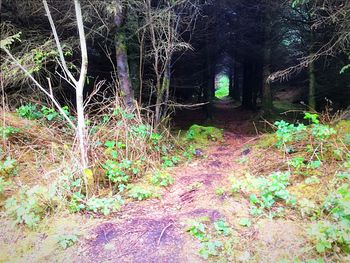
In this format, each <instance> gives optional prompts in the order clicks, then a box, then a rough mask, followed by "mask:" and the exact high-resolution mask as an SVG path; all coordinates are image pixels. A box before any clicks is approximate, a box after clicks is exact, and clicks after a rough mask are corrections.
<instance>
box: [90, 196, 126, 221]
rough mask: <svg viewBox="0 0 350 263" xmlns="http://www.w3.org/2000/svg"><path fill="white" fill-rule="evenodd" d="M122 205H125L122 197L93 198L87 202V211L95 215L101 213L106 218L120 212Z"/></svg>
mask: <svg viewBox="0 0 350 263" xmlns="http://www.w3.org/2000/svg"><path fill="white" fill-rule="evenodd" d="M122 204H124V202H123V199H122V198H121V196H120V195H116V196H113V197H111V198H97V197H92V198H90V199H88V200H87V202H86V210H88V211H92V212H94V213H101V214H103V215H105V216H106V215H109V214H110V213H111V212H116V211H118V210H119V208H120V205H122Z"/></svg>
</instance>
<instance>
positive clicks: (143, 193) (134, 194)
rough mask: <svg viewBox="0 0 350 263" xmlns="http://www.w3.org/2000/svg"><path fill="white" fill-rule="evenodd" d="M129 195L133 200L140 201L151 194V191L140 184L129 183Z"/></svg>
mask: <svg viewBox="0 0 350 263" xmlns="http://www.w3.org/2000/svg"><path fill="white" fill-rule="evenodd" d="M129 196H130V197H131V198H133V199H135V200H138V201H141V200H145V199H148V198H151V197H152V196H153V193H152V192H151V191H150V190H148V189H146V188H143V187H141V186H138V185H130V186H129Z"/></svg>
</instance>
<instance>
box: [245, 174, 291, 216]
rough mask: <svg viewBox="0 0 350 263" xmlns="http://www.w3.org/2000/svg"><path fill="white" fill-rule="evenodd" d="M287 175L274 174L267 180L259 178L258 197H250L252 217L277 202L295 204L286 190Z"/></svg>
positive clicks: (253, 195) (254, 195)
mask: <svg viewBox="0 0 350 263" xmlns="http://www.w3.org/2000/svg"><path fill="white" fill-rule="evenodd" d="M289 175H290V174H289V172H274V173H272V174H270V175H269V176H268V178H261V179H260V180H259V181H258V190H259V192H260V193H259V195H256V194H251V195H250V203H251V204H252V206H251V213H252V214H253V215H260V214H261V213H262V212H263V210H264V209H267V210H270V209H271V208H272V206H273V205H274V204H275V203H276V202H277V201H278V200H282V201H285V202H287V203H291V204H294V203H295V199H294V198H293V197H292V196H291V195H290V194H289V192H288V190H287V189H286V187H287V186H288V185H289ZM271 215H272V216H273V215H274V214H271Z"/></svg>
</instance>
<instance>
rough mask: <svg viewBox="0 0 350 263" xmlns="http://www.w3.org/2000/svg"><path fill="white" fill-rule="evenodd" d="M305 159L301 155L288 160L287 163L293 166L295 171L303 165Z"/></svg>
mask: <svg viewBox="0 0 350 263" xmlns="http://www.w3.org/2000/svg"><path fill="white" fill-rule="evenodd" d="M304 162H305V159H304V158H303V157H294V158H293V159H291V160H289V161H288V164H289V165H290V166H292V167H294V168H295V169H296V170H297V171H300V170H301V169H302V168H303V167H305V163H304Z"/></svg>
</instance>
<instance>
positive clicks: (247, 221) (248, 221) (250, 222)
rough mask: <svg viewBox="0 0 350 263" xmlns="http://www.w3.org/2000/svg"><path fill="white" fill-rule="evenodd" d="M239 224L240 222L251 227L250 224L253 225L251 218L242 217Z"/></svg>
mask: <svg viewBox="0 0 350 263" xmlns="http://www.w3.org/2000/svg"><path fill="white" fill-rule="evenodd" d="M239 224H240V225H241V226H246V227H250V226H251V225H252V221H250V219H249V218H241V219H240V220H239Z"/></svg>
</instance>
